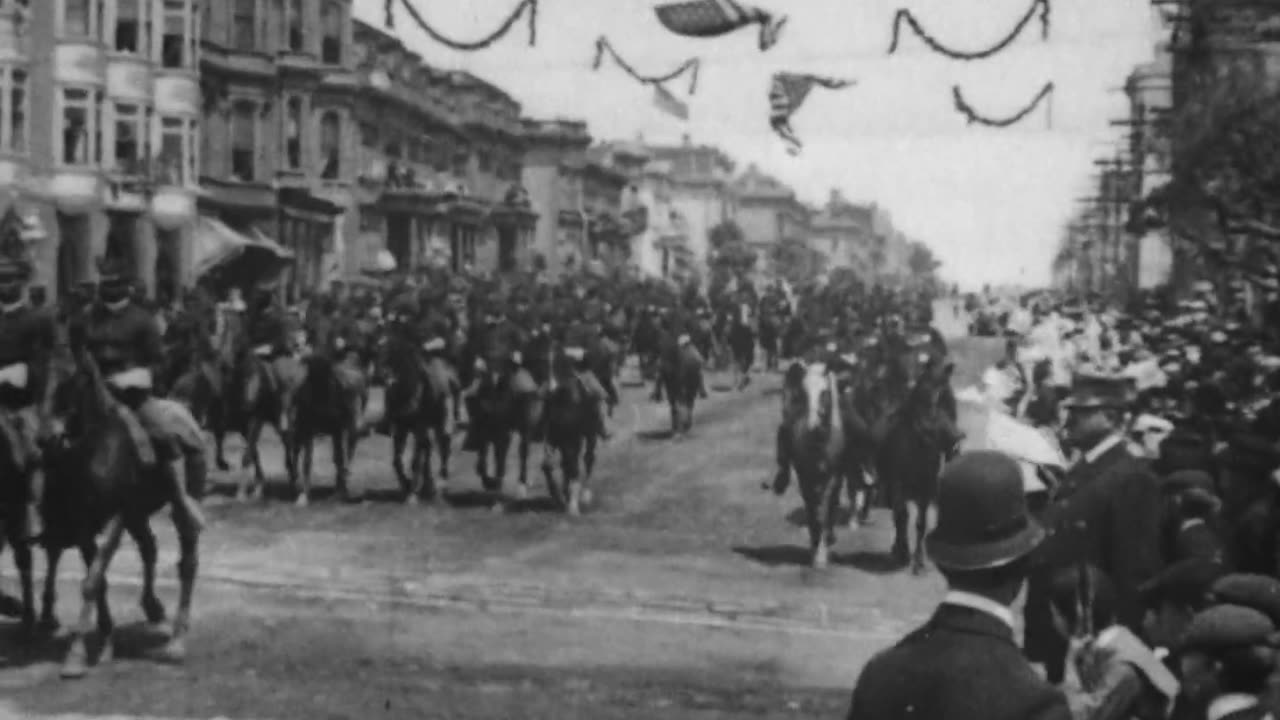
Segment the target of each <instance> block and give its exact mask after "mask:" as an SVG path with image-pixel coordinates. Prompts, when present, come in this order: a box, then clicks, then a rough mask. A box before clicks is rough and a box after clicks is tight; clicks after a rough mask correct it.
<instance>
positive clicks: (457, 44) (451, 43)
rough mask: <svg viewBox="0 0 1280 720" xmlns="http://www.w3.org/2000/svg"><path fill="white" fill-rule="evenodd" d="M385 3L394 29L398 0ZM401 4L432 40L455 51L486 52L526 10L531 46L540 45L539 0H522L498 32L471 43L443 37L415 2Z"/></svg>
mask: <svg viewBox="0 0 1280 720" xmlns="http://www.w3.org/2000/svg"><path fill="white" fill-rule="evenodd" d="M385 1H386V5H385V10H386V25H387V27H388V28H394V27H395V16H394V15H393V14H392V12H391V9H392V7H393V6H394V5H395V2H396V0H385ZM400 4H402V5H404V8H405V10H408V11H409V17H411V18H413V21H414V22H415V23H417V24H418V27H420V28H422V31H423V32H425V33H426V34H427V35H430V36H431V39H432V40H435V41H436V42H438V43H440V44H441V45H446V46H448V47H451V48H453V49H454V50H462V51H473V50H484V49H485V48H487V47H489V46H490V45H492V44H494V43H495V42H497V41H499V40H501V39H502V38H503V37H506V34H507V33H508V32H510V30H511V28H512V26H514V25H515V24H516V21H517V20H519V19H520V17H521V16H522V15H524V13H525V11H526V10H528V11H529V44H530V45H537V44H538V0H520V4H519V5H517V6H516V9H515V10H513V11H512V12H511V15H509V16H508V17H507V19H506V20H505V21H503V23H502V24H501V25H500V26H498V29H497V30H495V31H493V32H492V33H490V34H489V35H487V36H485V37H483V38H481V39H479V40H474V41H471V42H465V41H462V40H453V39H451V38H447V37H445V36H444V35H441V34H440V33H439V32H438V31H437V30H436V29H435V28H433V27H431V26H430V25H428V24H427V20H426V18H424V17H422V13H421V12H419V11H418V8H416V7H414V5H413V0H400Z"/></svg>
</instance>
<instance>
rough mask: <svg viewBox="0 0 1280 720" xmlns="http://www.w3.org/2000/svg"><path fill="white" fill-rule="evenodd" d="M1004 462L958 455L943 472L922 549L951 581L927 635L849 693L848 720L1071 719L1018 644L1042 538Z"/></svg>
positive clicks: (912, 639)
mask: <svg viewBox="0 0 1280 720" xmlns="http://www.w3.org/2000/svg"><path fill="white" fill-rule="evenodd" d="M1044 535H1045V533H1044V530H1043V529H1042V528H1041V526H1040V525H1039V524H1037V523H1036V521H1035V520H1034V519H1033V518H1032V517H1031V515H1030V514H1029V513H1028V511H1027V504H1026V498H1025V496H1024V494H1023V485H1022V472H1021V470H1020V468H1019V466H1018V463H1017V462H1016V461H1015V460H1013V459H1012V458H1010V457H1009V456H1007V455H1004V454H1002V453H998V452H993V451H977V452H970V453H966V454H964V455H961V456H960V457H958V458H957V459H955V460H954V461H953V462H951V463H950V464H949V465H947V467H946V468H945V469H944V470H943V472H942V477H941V479H940V480H939V488H938V523H937V527H936V528H935V529H934V530H933V532H932V533H930V534H929V536H928V538H926V540H925V546H926V549H927V550H928V552H929V556H930V557H931V558H932V559H933V562H934V564H936V565H937V566H938V568H939V570H940V571H941V572H942V574H943V576H944V577H945V578H946V580H947V594H946V596H945V597H944V598H943V600H942V604H941V605H939V606H938V609H937V610H936V611H934V614H933V617H931V618H930V619H929V620H928V621H927V622H926V623H925V624H924V625H923V626H922V627H920V628H918V629H916V630H915V631H913V632H912V633H911V634H909V635H907V637H905V638H904V639H902V640H901V641H900V642H898V644H897V645H894V646H893V647H891V648H889V649H887V650H884V651H882V652H880V653H879V654H877V655H876V656H875V657H874V658H872V659H871V661H870V662H868V663H867V666H866V667H865V668H864V669H863V671H862V675H861V676H860V677H859V678H858V683H857V686H856V687H855V688H854V691H853V703H852V706H851V707H850V709H849V718H850V720H862V719H863V718H876V719H877V720H890V719H892V718H902V719H904V720H905V719H906V718H931V719H932V720H1006V719H1007V720H1014V719H1015V718H1016V719H1018V720H1050V719H1051V720H1066V719H1067V718H1069V717H1071V714H1070V711H1069V709H1068V706H1067V702H1066V699H1065V698H1064V697H1063V695H1062V693H1061V692H1060V691H1059V690H1058V689H1057V688H1054V687H1053V686H1052V685H1050V684H1048V683H1047V682H1045V681H1044V680H1042V679H1041V678H1040V677H1038V676H1037V675H1036V674H1035V672H1034V671H1033V670H1032V668H1031V665H1030V664H1029V663H1028V662H1027V660H1026V658H1025V657H1023V655H1022V652H1021V651H1020V650H1019V649H1018V644H1017V642H1016V640H1015V639H1014V630H1013V627H1014V621H1013V611H1012V609H1011V606H1012V605H1013V603H1014V601H1015V600H1016V599H1017V597H1018V595H1019V594H1020V593H1021V591H1022V587H1023V584H1024V581H1025V580H1026V570H1027V564H1026V561H1027V557H1028V556H1029V555H1030V554H1031V552H1032V551H1033V550H1034V549H1035V548H1036V547H1037V546H1038V545H1039V544H1040V542H1041V540H1042V539H1043V538H1044Z"/></svg>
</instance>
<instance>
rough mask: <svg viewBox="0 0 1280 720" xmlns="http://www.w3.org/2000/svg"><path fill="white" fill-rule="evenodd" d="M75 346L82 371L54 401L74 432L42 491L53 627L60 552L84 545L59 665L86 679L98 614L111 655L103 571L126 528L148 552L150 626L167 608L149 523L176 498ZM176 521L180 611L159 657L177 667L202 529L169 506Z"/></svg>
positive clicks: (175, 409)
mask: <svg viewBox="0 0 1280 720" xmlns="http://www.w3.org/2000/svg"><path fill="white" fill-rule="evenodd" d="M72 349H73V355H74V357H75V363H76V366H77V368H78V372H76V373H75V375H73V376H72V377H71V378H70V379H69V380H68V382H66V383H65V384H64V385H63V387H62V388H61V389H60V391H59V393H58V394H59V398H58V400H57V402H55V407H56V408H57V410H58V412H59V414H64V415H65V417H66V418H67V420H68V423H67V427H68V429H69V432H68V433H67V435H66V438H65V441H64V444H63V445H62V446H61V447H60V448H57V449H50V451H49V453H48V455H49V458H48V460H49V462H48V466H49V473H48V485H47V487H46V490H45V504H46V511H45V520H46V526H47V533H46V535H47V538H46V543H45V544H46V549H47V552H48V554H49V564H48V571H49V574H48V577H47V578H46V582H45V597H44V601H45V608H44V615H45V618H46V622H48V623H53V605H54V602H55V582H56V575H57V567H58V561H59V558H60V556H61V552H62V550H63V548H67V547H76V548H78V549H79V550H80V554H81V556H82V558H83V559H84V560H85V562H86V564H87V565H88V568H87V570H86V573H85V579H84V583H83V584H82V586H81V589H82V593H83V597H82V599H83V605H82V607H81V611H80V616H79V619H78V621H77V623H76V625H75V627H74V628H73V629H72V631H71V633H70V637H71V645H70V648H69V649H68V651H67V656H66V659H65V660H64V663H63V667H62V675H63V677H68V678H75V677H82V676H84V675H85V674H86V673H87V672H88V662H89V659H88V650H87V648H86V645H85V636H86V635H88V634H89V633H90V632H92V631H93V629H94V615H95V611H96V615H97V629H98V632H99V634H100V636H101V641H102V651H101V654H100V655H99V658H98V662H99V663H101V662H103V661H106V660H109V659H110V658H111V657H112V642H111V633H112V631H113V629H114V622H113V620H112V617H111V612H110V609H109V607H108V604H107V569H108V567H109V566H110V564H111V560H112V558H113V557H114V556H115V552H116V550H117V549H119V547H120V540H121V538H122V536H123V534H124V533H125V532H128V533H129V534H130V535H131V536H132V537H133V538H134V540H135V541H136V542H137V543H138V548H139V551H140V553H141V555H142V561H143V608H144V611H145V613H146V616H147V619H148V620H149V621H151V622H153V623H154V622H159V621H161V620H163V618H164V606H163V605H162V604H161V603H160V601H159V599H158V598H156V595H155V565H156V547H155V536H154V535H153V534H152V531H151V527H150V518H151V516H152V515H153V514H154V513H156V512H157V511H158V510H160V509H161V508H163V507H165V506H166V505H170V504H171V503H172V500H173V496H172V490H171V487H170V484H169V483H168V482H167V481H166V479H165V476H164V474H163V473H165V472H167V471H168V469H167V468H166V467H164V464H163V463H157V462H154V461H153V462H150V463H147V462H145V461H144V456H143V455H142V450H141V448H139V446H138V443H137V441H135V439H134V434H133V432H131V430H130V423H131V422H132V421H131V420H129V419H127V416H126V413H127V412H128V411H127V410H125V409H124V408H123V406H122V405H121V403H120V401H119V400H117V399H116V398H115V397H114V396H113V395H112V394H111V392H110V391H109V390H108V389H107V386H106V384H105V383H104V382H103V380H102V375H101V373H100V372H99V370H98V366H97V364H96V363H95V362H94V361H93V359H92V357H90V356H89V355H88V353H87V352H85V350H84V346H83V339H78V338H75V337H73V338H72ZM152 402H171V401H163V400H152ZM169 410H170V411H171V412H172V413H173V414H174V415H175V416H177V415H181V414H182V413H185V412H186V411H185V409H184V408H183V406H181V405H179V404H177V403H176V402H174V403H172V404H171V406H170V407H169ZM182 422H184V423H185V424H188V425H189V426H190V427H189V430H190V431H191V432H198V429H197V428H196V423H195V420H194V418H191V417H190V415H189V413H187V414H186V415H185V418H184V419H183V420H182ZM188 492H190V493H191V494H192V495H193V496H194V497H200V496H201V495H203V493H204V488H203V487H188ZM172 516H173V524H174V529H175V530H176V531H177V536H178V543H179V559H178V580H179V583H180V589H179V595H178V613H177V615H176V616H175V617H174V620H173V627H172V632H171V635H170V639H169V641H168V643H167V645H166V646H165V647H164V648H163V650H162V656H163V657H164V658H166V659H168V660H171V661H175V662H180V661H182V660H183V659H185V657H186V635H187V630H188V626H189V623H190V614H191V595H192V591H193V590H194V587H195V580H196V571H197V567H198V562H199V540H200V531H199V528H198V526H197V525H196V524H195V522H194V519H193V518H191V517H189V516H188V514H187V513H186V512H184V511H183V510H182V508H181V507H180V506H174V507H173V512H172ZM99 536H101V537H102V543H101V545H99V544H98V537H99Z"/></svg>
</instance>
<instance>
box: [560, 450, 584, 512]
mask: <svg viewBox="0 0 1280 720" xmlns="http://www.w3.org/2000/svg"><path fill="white" fill-rule="evenodd" d="M581 454H582V437H581V436H578V437H574V438H572V439H570V440H567V441H565V444H564V447H563V448H561V450H560V470H561V472H563V473H564V484H565V489H566V492H567V494H568V496H569V504H568V507H567V508H566V509H567V510H568V512H569V514H570V515H571V516H577V515H580V514H582V478H581V476H580V474H579V470H580V468H579V465H578V463H579V457H580V456H581Z"/></svg>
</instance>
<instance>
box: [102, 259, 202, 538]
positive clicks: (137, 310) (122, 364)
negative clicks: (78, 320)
mask: <svg viewBox="0 0 1280 720" xmlns="http://www.w3.org/2000/svg"><path fill="white" fill-rule="evenodd" d="M100 274H101V278H100V280H99V285H98V300H99V302H98V303H96V304H95V305H94V306H93V307H92V308H90V310H89V312H88V315H87V317H85V319H84V322H85V325H84V331H85V334H86V340H87V342H88V349H89V353H90V354H91V355H92V356H93V359H94V361H95V362H96V363H97V364H98V368H99V370H100V371H101V372H102V376H103V378H104V379H105V380H106V383H107V386H108V387H109V388H110V389H111V390H112V392H113V394H115V395H116V397H117V398H119V399H120V400H121V402H122V403H123V404H124V405H125V406H127V407H128V408H129V409H131V410H132V411H133V414H134V416H136V417H137V419H138V421H139V422H140V423H141V429H142V430H143V431H144V432H145V433H146V439H149V440H150V446H151V449H153V450H154V452H155V458H154V459H155V460H156V461H159V462H161V463H164V466H165V470H166V472H165V476H166V480H167V481H168V482H169V483H170V488H171V490H172V493H173V496H172V498H171V499H172V501H173V504H174V511H175V512H183V513H185V514H186V515H187V517H188V519H189V520H190V521H191V522H192V524H194V525H195V526H196V528H198V529H199V528H202V527H203V526H204V515H203V513H202V512H201V511H200V506H199V504H198V503H197V502H196V500H195V499H194V498H192V497H191V495H190V494H189V493H188V488H189V487H196V488H201V487H203V486H204V482H205V475H206V473H207V470H208V468H207V465H206V460H205V449H204V438H203V437H202V436H201V433H200V428H199V426H197V425H196V424H195V421H194V419H184V418H182V417H181V412H180V411H179V409H180V408H181V406H180V405H178V404H177V403H174V402H172V401H167V400H163V401H162V400H160V399H158V398H156V397H155V396H154V395H153V394H152V387H153V386H152V382H153V381H152V374H153V373H154V372H155V369H156V368H158V367H159V366H160V364H161V363H162V362H163V361H164V347H163V343H162V341H161V337H160V326H159V323H158V322H157V321H156V319H155V317H153V316H152V315H151V313H149V312H147V311H146V310H145V309H143V308H142V307H140V306H139V305H137V304H135V303H134V302H133V293H132V288H131V285H132V283H131V282H130V280H129V278H128V276H127V275H126V274H125V272H124V269H123V268H122V267H120V266H119V265H117V264H115V263H112V262H109V261H108V262H103V263H101V264H100ZM133 427H134V424H133V423H130V428H131V429H132V428H133ZM139 451H140V452H144V453H145V450H143V443H139ZM145 459H148V458H145V457H144V460H145Z"/></svg>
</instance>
